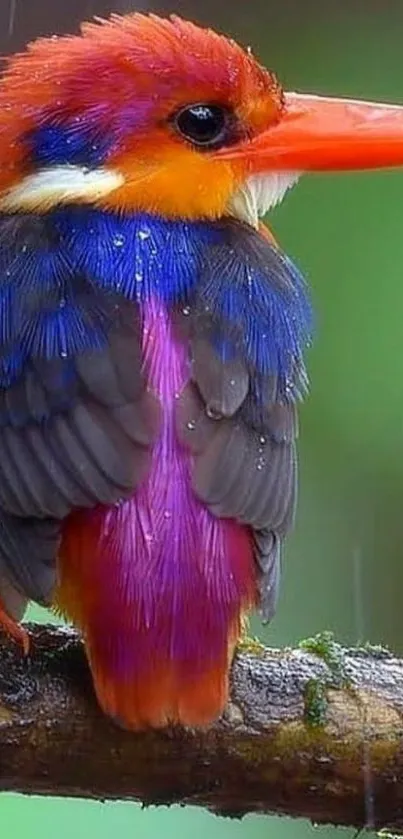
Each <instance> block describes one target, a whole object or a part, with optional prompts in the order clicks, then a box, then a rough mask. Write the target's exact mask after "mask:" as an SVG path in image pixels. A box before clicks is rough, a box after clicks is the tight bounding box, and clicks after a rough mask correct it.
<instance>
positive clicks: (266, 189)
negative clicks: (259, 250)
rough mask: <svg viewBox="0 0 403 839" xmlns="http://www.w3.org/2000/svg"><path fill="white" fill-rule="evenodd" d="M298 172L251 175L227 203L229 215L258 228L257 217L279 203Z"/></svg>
mask: <svg viewBox="0 0 403 839" xmlns="http://www.w3.org/2000/svg"><path fill="white" fill-rule="evenodd" d="M300 175H301V173H300V172H269V173H268V172H265V173H263V174H261V175H260V174H259V175H251V176H250V177H249V178H247V179H246V181H245V183H244V184H243V186H241V187H239V189H237V191H236V192H235V193H234V195H233V196H232V197H231V199H230V201H229V202H228V205H227V212H228V213H229V214H230V215H231V216H235V218H238V219H240V221H244V222H246V224H249V225H250V226H251V227H255V228H258V226H259V218H261V217H262V216H264V215H265V214H266V213H267V212H268V210H270V209H272V207H275V206H276V204H279V203H280V202H281V201H282V200H283V198H284V195H285V193H286V192H287V190H288V189H290V188H291V187H292V186H294V184H296V183H297V181H298V178H299V177H300Z"/></svg>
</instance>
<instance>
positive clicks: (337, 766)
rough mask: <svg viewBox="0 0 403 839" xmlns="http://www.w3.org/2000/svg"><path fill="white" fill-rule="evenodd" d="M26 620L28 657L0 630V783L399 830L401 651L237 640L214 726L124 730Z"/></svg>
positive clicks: (402, 793)
mask: <svg viewBox="0 0 403 839" xmlns="http://www.w3.org/2000/svg"><path fill="white" fill-rule="evenodd" d="M29 631H30V633H31V637H32V644H31V653H30V656H29V658H28V659H24V657H23V655H22V653H21V651H20V649H19V648H18V647H17V646H16V645H15V643H14V642H13V641H12V640H10V639H9V638H8V637H6V636H5V635H4V634H0V790H13V791H14V792H15V791H18V792H23V793H32V794H33V793H35V794H42V795H58V796H60V795H62V796H81V797H85V798H99V799H107V798H108V799H133V800H138V801H142V802H143V803H144V804H146V805H147V804H172V803H181V804H195V805H199V806H202V807H207V808H208V809H210V810H212V811H214V812H216V813H219V814H223V815H231V816H242V815H243V814H245V813H251V812H253V813H277V814H287V815H289V816H304V817H308V818H310V819H312V821H314V822H317V823H321V822H328V823H329V822H331V823H334V824H344V825H353V826H356V827H363V826H368V827H375V828H378V829H380V828H385V829H386V828H387V829H389V830H391V831H392V830H393V831H399V830H403V748H402V746H403V661H400V660H398V659H396V658H394V657H393V656H392V655H391V654H390V653H388V652H387V651H385V650H382V649H379V648H365V649H354V650H344V649H342V648H341V647H339V646H338V645H336V644H334V642H333V641H332V639H331V638H330V637H329V636H328V635H323V636H321V637H320V638H318V639H311V640H310V641H308V642H304V643H303V644H301V645H300V647H299V648H298V649H295V650H273V649H265V648H263V647H260V646H259V644H255V643H251V644H250V645H249V646H248V645H245V644H244V645H243V648H242V651H240V652H239V654H238V655H237V656H236V659H235V662H234V666H233V670H232V679H231V702H230V703H229V705H228V708H227V710H226V713H225V714H224V716H223V718H222V719H221V720H219V721H218V722H217V723H216V724H215V725H213V726H212V727H211V728H209V729H208V730H206V731H197V732H195V731H190V730H182V729H179V728H176V729H169V730H164V731H160V732H156V731H147V732H144V733H141V734H133V733H130V732H127V731H122V730H120V729H119V728H117V727H116V726H115V725H114V724H113V723H111V722H110V721H108V720H107V719H106V718H105V717H104V716H103V715H102V713H101V712H100V710H99V709H98V707H97V704H96V701H95V698H94V695H93V690H92V686H91V680H90V676H89V673H88V669H87V665H86V662H85V657H84V653H83V649H82V645H81V643H80V641H79V639H78V638H77V636H76V635H75V633H73V632H72V631H70V630H66V629H62V628H56V627H52V626H35V625H31V626H30V627H29Z"/></svg>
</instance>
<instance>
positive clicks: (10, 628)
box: [0, 600, 30, 655]
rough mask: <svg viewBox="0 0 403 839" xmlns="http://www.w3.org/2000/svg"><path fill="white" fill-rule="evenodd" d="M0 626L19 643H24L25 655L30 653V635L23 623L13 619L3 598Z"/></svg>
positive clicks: (0, 608) (0, 610)
mask: <svg viewBox="0 0 403 839" xmlns="http://www.w3.org/2000/svg"><path fill="white" fill-rule="evenodd" d="M0 627H2V628H3V629H5V631H6V632H8V634H9V635H11V637H12V638H14V639H15V640H16V641H17V642H18V643H19V644H21V645H22V649H23V652H24V655H28V653H29V647H30V640H29V635H28V632H27V631H26V629H23V627H22V626H21V624H19V623H17V621H15V620H13V618H11V617H10V615H9V614H8V613H7V612H6V610H5V608H4V606H3V604H2V602H1V600H0Z"/></svg>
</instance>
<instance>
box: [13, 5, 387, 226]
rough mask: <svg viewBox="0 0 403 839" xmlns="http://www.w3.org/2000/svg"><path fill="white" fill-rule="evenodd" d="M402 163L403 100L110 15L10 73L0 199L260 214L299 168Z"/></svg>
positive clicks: (41, 44) (207, 38) (190, 32)
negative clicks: (352, 91) (334, 90)
mask: <svg viewBox="0 0 403 839" xmlns="http://www.w3.org/2000/svg"><path fill="white" fill-rule="evenodd" d="M402 163H403V109H401V108H399V107H397V106H387V105H377V104H374V103H363V102H355V101H348V100H337V99H326V98H320V97H314V96H302V95H298V94H290V93H284V91H283V90H282V88H281V86H280V85H279V83H278V81H277V80H276V78H275V77H274V76H273V74H272V73H270V72H268V71H267V70H265V69H264V68H263V67H262V66H261V65H260V64H259V63H258V62H257V61H256V60H255V59H254V58H253V56H252V55H251V54H250V53H249V52H248V51H244V50H243V49H241V47H239V46H238V45H237V44H236V43H234V42H233V41H231V40H228V39H227V38H225V37H223V36H220V35H217V34H216V33H214V32H212V31H211V30H204V29H201V28H199V27H197V26H195V25H193V24H191V23H188V22H185V21H183V20H180V19H179V18H177V17H173V18H171V19H169V20H168V19H160V18H158V17H156V16H154V15H150V16H144V15H140V14H133V15H128V16H124V17H120V16H117V15H114V16H112V17H111V19H110V20H108V21H97V22H95V23H89V24H84V25H83V27H82V32H81V35H80V36H65V37H59V38H57V37H55V38H47V39H39V40H38V41H36V42H34V43H33V44H31V45H30V46H29V47H28V49H27V51H26V52H24V53H23V54H20V55H17V56H14V57H12V58H11V59H9V61H8V64H7V66H6V69H5V72H4V74H3V77H2V80H1V82H0V210H2V211H5V212H14V211H17V212H18V211H25V212H26V211H28V212H29V211H35V212H46V211H48V210H49V209H51V208H53V207H55V206H60V205H63V204H68V203H74V204H77V203H85V204H93V205H95V206H100V207H102V208H112V209H119V210H128V211H131V212H133V211H137V210H138V211H146V212H151V213H157V214H159V215H163V216H165V217H168V218H182V219H203V218H204V219H206V218H210V219H214V218H219V217H220V216H223V215H228V214H230V215H231V214H232V215H235V216H238V217H241V218H243V219H244V220H246V221H248V222H249V223H251V224H254V225H256V223H257V217H258V216H259V215H262V214H264V213H265V212H266V211H267V210H268V209H269V207H270V206H272V205H273V204H275V203H277V201H278V200H280V199H281V198H282V196H283V194H284V192H285V191H286V189H287V187H288V186H290V185H291V184H292V183H293V182H294V181H295V180H296V179H297V177H298V175H299V174H300V173H301V172H304V171H307V170H312V169H318V170H319V169H329V170H330V169H350V168H373V167H381V166H392V165H400V164H402Z"/></svg>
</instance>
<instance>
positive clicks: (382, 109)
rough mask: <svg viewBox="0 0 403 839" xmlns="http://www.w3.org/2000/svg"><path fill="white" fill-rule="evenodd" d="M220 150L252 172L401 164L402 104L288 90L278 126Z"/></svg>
mask: <svg viewBox="0 0 403 839" xmlns="http://www.w3.org/2000/svg"><path fill="white" fill-rule="evenodd" d="M219 154H220V156H221V158H223V157H225V158H226V159H228V160H230V159H232V160H235V159H243V160H244V161H245V163H246V165H247V168H248V171H250V172H262V171H265V170H272V171H281V170H283V171H284V170H288V171H299V172H303V171H309V170H311V171H314V170H316V171H320V170H322V171H324V170H328V171H330V170H348V169H378V168H384V167H393V166H402V165H403V107H402V106H398V105H384V104H380V103H378V102H363V101H359V100H355V99H333V98H328V97H323V96H311V95H303V94H298V93H286V94H285V108H284V112H283V114H282V116H281V117H280V120H279V122H278V123H276V125H274V126H273V127H271V128H268V129H266V131H264V132H263V133H261V134H259V135H258V136H256V137H255V138H254V139H252V140H251V141H249V142H247V143H242V144H239V145H238V146H233V147H232V149H230V148H228V149H226V151H224V150H223V152H221V153H219Z"/></svg>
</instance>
